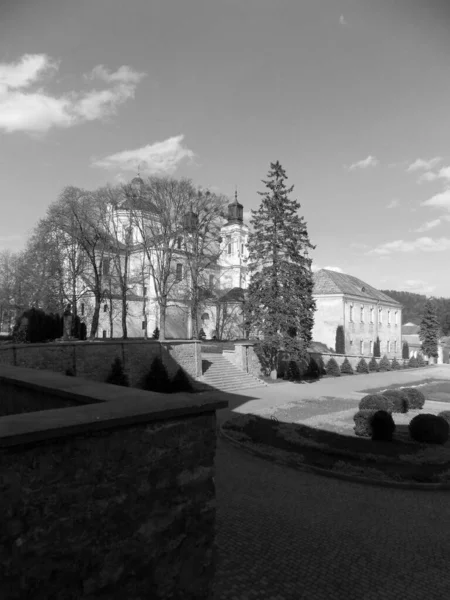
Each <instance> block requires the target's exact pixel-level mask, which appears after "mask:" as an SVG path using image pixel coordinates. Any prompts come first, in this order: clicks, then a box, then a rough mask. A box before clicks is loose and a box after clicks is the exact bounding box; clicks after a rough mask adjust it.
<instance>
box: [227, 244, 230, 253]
mask: <svg viewBox="0 0 450 600" xmlns="http://www.w3.org/2000/svg"><path fill="white" fill-rule="evenodd" d="M227 252H228V254H231V244H228V249H227Z"/></svg>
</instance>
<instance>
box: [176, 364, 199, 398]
mask: <svg viewBox="0 0 450 600" xmlns="http://www.w3.org/2000/svg"><path fill="white" fill-rule="evenodd" d="M172 391H174V392H193V391H194V389H193V387H192V384H191V382H190V380H189V377H188V376H187V375H186V373H185V372H184V371H183V369H182V368H181V367H180V368H179V369H178V371H177V372H176V373H175V377H174V378H173V379H172Z"/></svg>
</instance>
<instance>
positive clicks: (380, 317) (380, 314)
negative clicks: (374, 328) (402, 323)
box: [378, 308, 383, 323]
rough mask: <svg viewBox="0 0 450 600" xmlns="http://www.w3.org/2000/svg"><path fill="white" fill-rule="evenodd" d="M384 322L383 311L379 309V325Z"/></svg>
mask: <svg viewBox="0 0 450 600" xmlns="http://www.w3.org/2000/svg"><path fill="white" fill-rule="evenodd" d="M382 322H383V309H382V308H379V309H378V323H382Z"/></svg>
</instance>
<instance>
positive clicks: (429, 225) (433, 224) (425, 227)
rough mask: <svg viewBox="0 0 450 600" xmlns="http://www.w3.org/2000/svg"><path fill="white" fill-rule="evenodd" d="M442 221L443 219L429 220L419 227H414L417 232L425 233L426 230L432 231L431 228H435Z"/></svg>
mask: <svg viewBox="0 0 450 600" xmlns="http://www.w3.org/2000/svg"><path fill="white" fill-rule="evenodd" d="M441 223H442V219H433V220H432V221H427V222H426V223H424V224H423V225H421V226H420V227H418V228H417V229H413V231H416V232H417V233H423V232H424V231H430V229H434V228H435V227H437V226H438V225H440V224H441Z"/></svg>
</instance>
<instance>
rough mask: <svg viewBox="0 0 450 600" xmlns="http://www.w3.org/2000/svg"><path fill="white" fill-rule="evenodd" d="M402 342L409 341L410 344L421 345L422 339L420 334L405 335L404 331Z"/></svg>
mask: <svg viewBox="0 0 450 600" xmlns="http://www.w3.org/2000/svg"><path fill="white" fill-rule="evenodd" d="M402 342H408V346H409V347H411V346H421V345H422V342H421V341H420V338H419V335H418V334H416V333H415V334H410V335H403V333H402Z"/></svg>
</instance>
